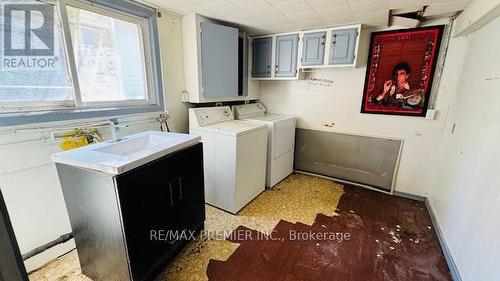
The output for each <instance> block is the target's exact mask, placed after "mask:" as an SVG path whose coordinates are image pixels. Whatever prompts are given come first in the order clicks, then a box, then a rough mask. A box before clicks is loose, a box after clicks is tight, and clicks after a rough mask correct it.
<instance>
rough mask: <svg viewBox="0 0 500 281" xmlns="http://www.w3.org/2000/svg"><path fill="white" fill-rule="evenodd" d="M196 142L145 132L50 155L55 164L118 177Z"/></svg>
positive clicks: (187, 137) (185, 136)
mask: <svg viewBox="0 0 500 281" xmlns="http://www.w3.org/2000/svg"><path fill="white" fill-rule="evenodd" d="M199 141H200V137H199V136H193V135H188V134H177V133H166V132H158V131H146V132H142V133H139V134H135V135H130V136H127V137H124V138H122V140H120V141H118V142H110V141H108V142H103V143H99V144H93V145H88V146H84V147H81V148H78V149H73V150H70V151H65V152H59V153H55V154H52V161H54V162H56V163H61V164H66V165H71V166H76V167H80V168H85V169H91V170H97V171H101V172H104V173H108V174H114V175H117V174H121V173H124V172H126V171H129V170H132V169H134V168H136V167H139V166H141V165H144V164H146V163H148V162H151V161H153V160H155V159H158V158H160V157H162V156H165V155H167V154H169V153H172V152H174V151H177V150H181V149H184V148H186V147H188V146H191V145H193V144H196V143H198V142H199Z"/></svg>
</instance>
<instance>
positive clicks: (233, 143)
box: [189, 106, 267, 214]
mask: <svg viewBox="0 0 500 281" xmlns="http://www.w3.org/2000/svg"><path fill="white" fill-rule="evenodd" d="M189 133H190V134H193V135H198V136H201V141H202V142H203V164H204V176H205V202H206V203H208V204H210V205H212V206H215V207H217V208H219V209H222V210H225V211H228V212H230V213H233V214H236V213H237V212H238V211H239V210H241V209H242V208H243V207H244V206H245V205H247V204H248V203H249V202H250V201H252V200H253V199H254V198H255V197H257V196H258V195H259V194H260V193H261V192H263V191H264V190H265V178H266V155H267V154H266V153H267V152H266V151H267V126H266V125H264V124H259V123H255V122H249V121H241V120H234V115H233V112H232V111H231V108H230V107H229V106H220V107H201V108H191V109H189Z"/></svg>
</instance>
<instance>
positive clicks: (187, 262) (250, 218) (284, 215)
mask: <svg viewBox="0 0 500 281" xmlns="http://www.w3.org/2000/svg"><path fill="white" fill-rule="evenodd" d="M342 193H343V186H342V185H340V184H336V183H334V182H332V181H331V180H328V179H323V178H318V177H312V176H307V175H303V174H293V175H291V176H289V177H288V178H286V179H285V180H283V181H282V182H281V183H279V184H278V185H276V186H275V187H274V188H272V189H268V190H266V191H265V192H264V193H262V194H261V195H259V196H258V197H257V198H256V199H255V200H254V201H252V202H251V203H250V204H249V205H247V206H246V207H245V208H243V210H241V211H240V212H239V213H238V215H236V216H235V215H231V214H229V213H226V212H224V211H221V210H219V209H216V208H213V207H211V206H207V207H206V221H205V229H206V230H207V231H208V232H209V233H214V232H217V233H224V232H225V233H228V234H229V233H231V232H232V231H233V230H235V229H236V228H237V227H239V226H245V227H247V228H248V229H253V230H257V231H261V232H264V233H266V232H269V231H272V230H273V229H274V228H275V226H276V225H277V224H278V222H280V220H286V221H289V222H293V223H295V222H301V223H303V224H308V225H311V224H313V223H314V221H315V218H316V216H317V215H318V214H324V215H327V216H332V215H333V214H334V212H335V208H336V207H337V204H338V202H339V199H340V197H341V195H342ZM224 238H225V237H220V236H219V235H214V236H212V237H207V236H206V237H204V238H201V237H198V238H197V239H196V240H194V241H192V242H190V243H189V244H188V245H187V246H186V247H185V248H184V249H183V250H182V251H181V253H180V254H179V255H178V256H177V257H176V258H175V260H174V261H173V262H171V263H170V265H169V266H168V267H167V268H166V269H165V271H164V272H163V273H161V274H160V275H159V276H158V278H157V279H156V280H159V281H163V280H208V276H207V274H206V272H207V267H208V263H209V261H210V260H218V261H225V260H227V259H228V258H229V257H230V256H231V255H232V254H233V253H234V251H235V250H236V249H237V248H238V247H239V245H240V244H239V243H235V242H234V241H233V242H231V241H228V240H226V239H224ZM29 277H30V280H32V281H39V280H44V281H45V280H50V281H52V280H58V281H59V280H60V281H63V280H72V281H73V280H78V281H80V280H85V281H88V280H90V279H88V278H86V277H84V276H83V275H82V274H81V270H80V266H79V262H78V255H77V253H76V251H73V252H71V253H69V254H68V255H66V256H64V257H61V258H60V259H58V260H55V261H53V262H51V263H50V264H48V265H46V266H45V267H43V268H41V269H39V270H37V271H35V272H33V273H32V274H30V276H29Z"/></svg>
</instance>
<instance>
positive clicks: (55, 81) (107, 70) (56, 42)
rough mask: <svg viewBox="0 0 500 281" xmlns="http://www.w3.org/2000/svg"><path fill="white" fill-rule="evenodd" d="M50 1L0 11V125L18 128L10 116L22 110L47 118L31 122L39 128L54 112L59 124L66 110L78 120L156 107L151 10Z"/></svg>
mask: <svg viewBox="0 0 500 281" xmlns="http://www.w3.org/2000/svg"><path fill="white" fill-rule="evenodd" d="M52 2H53V4H47V3H40V2H26V1H25V2H23V4H19V2H16V4H8V3H10V2H6V3H5V4H2V5H0V33H1V35H2V38H3V39H4V40H3V41H5V42H6V43H5V44H4V46H0V48H2V47H3V48H4V51H3V52H0V59H1V62H2V63H1V64H0V125H9V124H15V123H19V120H17V121H13V120H9V118H13V117H16V116H15V113H18V114H19V113H23V112H24V113H25V112H29V114H28V115H30V116H35V115H37V114H36V113H37V112H38V113H39V115H42V116H50V118H49V119H51V120H46V118H41V119H34V120H31V122H37V121H39V122H41V121H55V120H58V118H57V116H56V115H57V114H56V113H57V112H63V113H64V114H62V113H61V114H59V116H63V117H62V118H59V119H65V118H73V117H71V114H68V113H71V112H72V111H73V112H77V113H78V116H77V118H84V117H95V116H105V115H117V114H121V113H123V114H128V113H140V112H149V111H161V110H162V109H163V105H162V100H163V99H162V90H161V89H162V85H161V78H160V77H161V75H160V72H161V70H160V68H159V65H160V63H159V56H158V55H157V54H158V49H159V47H158V35H157V29H156V12H155V10H153V9H150V8H148V7H145V6H142V5H141V4H136V3H132V2H128V1H122V2H117V1H112V0H93V1H92V3H91V2H88V1H82V0H80V1H78V0H56V1H52ZM13 3H14V2H13ZM25 3H29V4H25ZM28 21H29V22H28ZM7 42H9V43H7ZM82 112H83V113H85V112H88V114H83V115H82ZM33 113H35V114H33ZM23 115H24V117H25V116H26V114H23ZM26 121H28V120H25V122H26Z"/></svg>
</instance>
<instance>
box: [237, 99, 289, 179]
mask: <svg viewBox="0 0 500 281" xmlns="http://www.w3.org/2000/svg"><path fill="white" fill-rule="evenodd" d="M233 111H234V114H235V115H236V117H237V119H239V120H245V121H251V122H254V123H256V124H265V125H266V126H267V128H268V129H267V131H268V135H267V138H268V141H267V170H266V186H267V187H273V186H274V185H276V184H277V183H279V182H280V181H281V180H283V179H284V178H286V177H287V176H288V175H290V174H291V173H292V172H293V157H294V146H295V117H293V116H289V115H283V114H273V113H267V110H266V107H265V106H264V105H263V104H261V103H251V104H244V105H235V106H233Z"/></svg>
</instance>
